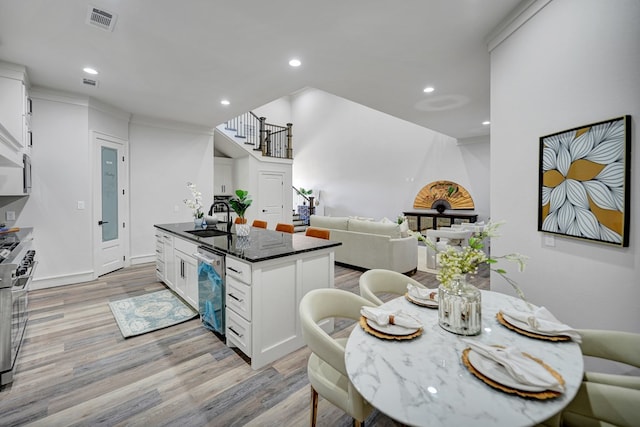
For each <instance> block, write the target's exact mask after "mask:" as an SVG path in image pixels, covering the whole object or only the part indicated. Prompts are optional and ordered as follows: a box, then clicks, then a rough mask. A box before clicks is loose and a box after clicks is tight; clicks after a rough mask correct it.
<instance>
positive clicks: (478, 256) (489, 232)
mask: <svg viewBox="0 0 640 427" xmlns="http://www.w3.org/2000/svg"><path fill="white" fill-rule="evenodd" d="M502 224H504V222H491V221H489V222H488V223H487V225H486V226H485V227H484V230H483V231H482V232H479V233H476V235H475V236H472V237H470V238H469V246H465V247H464V248H462V249H461V250H457V249H455V248H453V247H452V246H448V245H447V247H446V248H445V249H444V250H443V251H439V250H438V248H437V247H436V245H435V243H434V242H432V241H431V240H430V239H427V238H425V237H424V236H423V235H422V234H420V233H418V232H412V234H413V236H414V237H416V238H417V239H418V240H420V241H422V242H424V243H425V244H426V245H428V246H429V247H431V248H432V249H433V250H434V251H436V253H438V255H439V264H440V269H439V270H438V274H437V278H438V280H439V281H440V283H441V284H442V286H444V287H445V288H448V289H450V288H451V287H452V286H453V284H454V282H456V281H459V280H461V279H462V278H463V277H464V275H466V274H476V273H477V272H478V267H479V266H480V265H481V264H484V263H486V264H487V265H489V268H490V269H491V270H492V271H495V272H496V273H498V274H499V275H500V276H502V277H503V278H504V279H505V280H506V281H507V283H509V284H510V285H511V286H512V287H513V289H514V290H515V291H516V293H517V294H518V296H519V297H520V298H522V299H523V300H525V301H526V299H525V296H524V293H523V292H522V290H521V289H520V288H519V287H518V285H517V283H516V282H515V281H514V280H512V279H510V278H509V277H508V276H507V272H506V271H505V270H504V269H502V268H493V267H492V265H494V264H496V263H497V262H498V261H499V260H500V259H505V260H507V261H510V262H515V263H517V264H518V270H519V271H521V272H522V271H524V268H525V265H526V260H527V259H528V257H527V256H525V255H522V254H519V253H515V252H514V253H510V254H507V255H502V256H495V257H493V256H487V254H485V252H484V251H483V250H482V249H483V248H484V243H483V241H484V239H486V238H488V237H499V236H500V234H498V231H497V230H498V227H500V226H501V225H502Z"/></svg>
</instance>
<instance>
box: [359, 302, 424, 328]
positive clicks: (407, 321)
mask: <svg viewBox="0 0 640 427" xmlns="http://www.w3.org/2000/svg"><path fill="white" fill-rule="evenodd" d="M360 314H362V315H363V316H364V317H366V318H367V319H369V320H373V321H374V322H376V323H377V324H378V325H380V326H385V325H389V324H393V325H397V326H402V327H404V328H409V329H420V328H422V324H421V323H420V322H418V321H417V320H416V319H414V318H413V317H411V316H410V315H409V314H407V313H405V312H403V311H402V310H395V311H391V310H384V309H381V308H377V307H362V308H361V309H360ZM391 316H393V317H391ZM391 319H393V321H391Z"/></svg>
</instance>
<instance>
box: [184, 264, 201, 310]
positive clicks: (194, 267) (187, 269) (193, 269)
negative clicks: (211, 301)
mask: <svg viewBox="0 0 640 427" xmlns="http://www.w3.org/2000/svg"><path fill="white" fill-rule="evenodd" d="M183 263H184V267H183V272H184V299H185V301H187V302H188V303H189V304H190V305H191V307H193V308H195V309H196V310H198V262H197V261H196V260H195V259H193V258H192V257H190V256H185V257H184V259H183Z"/></svg>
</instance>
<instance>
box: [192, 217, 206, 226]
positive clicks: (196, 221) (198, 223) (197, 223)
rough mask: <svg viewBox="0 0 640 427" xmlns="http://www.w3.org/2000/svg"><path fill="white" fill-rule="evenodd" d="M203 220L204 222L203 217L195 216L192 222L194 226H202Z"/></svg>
mask: <svg viewBox="0 0 640 427" xmlns="http://www.w3.org/2000/svg"><path fill="white" fill-rule="evenodd" d="M203 222H204V218H196V217H194V218H193V224H194V225H195V226H196V227H202V223H203Z"/></svg>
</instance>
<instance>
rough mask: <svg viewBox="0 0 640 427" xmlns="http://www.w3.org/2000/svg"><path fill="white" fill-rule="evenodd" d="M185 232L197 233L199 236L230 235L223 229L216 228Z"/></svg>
mask: <svg viewBox="0 0 640 427" xmlns="http://www.w3.org/2000/svg"><path fill="white" fill-rule="evenodd" d="M185 233H190V234H195V235H196V236H198V237H216V236H228V235H229V233H227V232H226V231H222V230H215V229H206V228H204V229H202V230H187V231H185Z"/></svg>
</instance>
